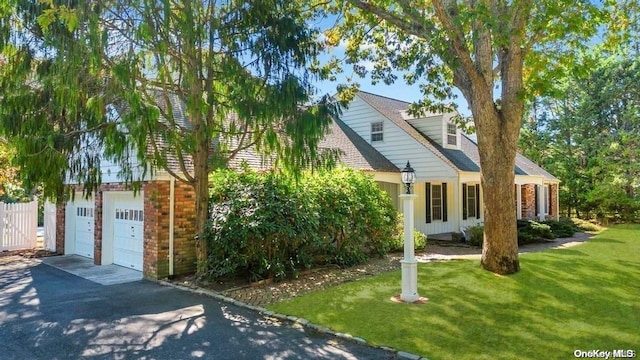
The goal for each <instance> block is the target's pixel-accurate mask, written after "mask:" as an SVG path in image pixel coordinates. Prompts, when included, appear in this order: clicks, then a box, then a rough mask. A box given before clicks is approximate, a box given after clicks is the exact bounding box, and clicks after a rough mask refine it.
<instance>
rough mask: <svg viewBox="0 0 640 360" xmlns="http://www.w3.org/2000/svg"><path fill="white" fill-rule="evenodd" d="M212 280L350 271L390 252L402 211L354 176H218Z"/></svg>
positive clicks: (211, 225) (211, 233) (211, 228)
mask: <svg viewBox="0 0 640 360" xmlns="http://www.w3.org/2000/svg"><path fill="white" fill-rule="evenodd" d="M211 184H212V185H211V189H210V194H211V196H210V201H211V205H210V209H211V211H210V220H209V222H208V226H207V230H206V232H205V235H204V236H205V237H206V239H207V244H208V247H209V261H208V274H209V275H211V276H212V277H224V276H229V275H235V274H240V273H248V274H249V276H250V278H251V279H261V278H265V277H273V278H276V279H281V278H283V277H285V276H288V275H295V273H296V271H298V270H299V269H301V268H308V267H311V266H313V265H318V264H328V263H331V264H338V265H341V266H350V265H353V264H357V263H361V262H364V261H366V260H367V259H368V257H369V256H370V255H371V254H385V253H386V252H387V251H389V249H390V248H391V243H392V237H393V230H394V225H395V216H396V214H395V210H394V209H393V206H392V204H391V201H390V199H389V198H388V195H386V193H384V192H383V191H381V190H380V189H379V188H378V187H377V185H376V184H375V182H374V181H372V180H371V179H370V178H369V177H367V176H365V175H363V174H362V173H359V172H356V171H353V170H346V169H341V170H335V171H327V172H321V173H305V174H303V176H302V178H301V179H300V182H298V183H297V182H295V181H294V179H293V178H291V177H289V176H287V175H284V174H276V173H273V172H268V173H262V174H258V173H255V172H251V171H245V172H242V173H236V172H233V171H217V172H215V173H214V174H213V175H212V177H211Z"/></svg>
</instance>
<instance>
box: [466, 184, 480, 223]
mask: <svg viewBox="0 0 640 360" xmlns="http://www.w3.org/2000/svg"><path fill="white" fill-rule="evenodd" d="M465 186H466V187H467V199H466V201H467V216H468V217H476V215H477V214H476V209H477V208H476V204H477V201H478V199H477V197H476V187H475V185H465Z"/></svg>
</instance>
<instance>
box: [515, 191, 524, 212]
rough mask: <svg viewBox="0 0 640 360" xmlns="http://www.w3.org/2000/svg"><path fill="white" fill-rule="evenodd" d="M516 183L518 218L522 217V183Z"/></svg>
mask: <svg viewBox="0 0 640 360" xmlns="http://www.w3.org/2000/svg"><path fill="white" fill-rule="evenodd" d="M515 185H516V211H517V213H516V219H518V220H520V219H522V185H521V184H515Z"/></svg>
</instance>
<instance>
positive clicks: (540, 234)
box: [465, 220, 555, 246]
mask: <svg viewBox="0 0 640 360" xmlns="http://www.w3.org/2000/svg"><path fill="white" fill-rule="evenodd" d="M517 228H518V245H524V244H529V243H532V242H536V241H539V240H541V239H555V236H554V234H553V233H552V232H551V227H550V226H549V225H547V224H541V223H539V222H536V221H533V220H518V222H517ZM465 233H466V241H467V243H468V244H469V245H472V246H482V243H483V239H484V225H483V224H478V225H473V226H468V227H467V228H465Z"/></svg>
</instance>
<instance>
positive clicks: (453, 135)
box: [447, 123, 458, 146]
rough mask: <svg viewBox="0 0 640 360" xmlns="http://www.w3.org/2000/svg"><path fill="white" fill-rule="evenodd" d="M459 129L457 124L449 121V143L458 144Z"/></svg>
mask: <svg viewBox="0 0 640 360" xmlns="http://www.w3.org/2000/svg"><path fill="white" fill-rule="evenodd" d="M457 131H458V129H457V128H456V125H455V124H452V123H447V145H453V146H456V145H457V144H458V135H457Z"/></svg>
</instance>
